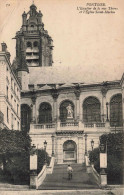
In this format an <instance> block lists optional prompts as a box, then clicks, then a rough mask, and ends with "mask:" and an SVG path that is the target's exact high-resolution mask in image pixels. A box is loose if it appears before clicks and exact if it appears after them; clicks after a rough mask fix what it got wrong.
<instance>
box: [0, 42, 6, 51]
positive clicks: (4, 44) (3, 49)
mask: <svg viewBox="0 0 124 195" xmlns="http://www.w3.org/2000/svg"><path fill="white" fill-rule="evenodd" d="M1 46H2V51H3V52H6V51H7V45H6V43H4V42H3V43H1Z"/></svg>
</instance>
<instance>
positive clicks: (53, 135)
mask: <svg viewBox="0 0 124 195" xmlns="http://www.w3.org/2000/svg"><path fill="white" fill-rule="evenodd" d="M51 138H52V156H54V135H52V136H51Z"/></svg>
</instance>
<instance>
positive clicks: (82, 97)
mask: <svg viewBox="0 0 124 195" xmlns="http://www.w3.org/2000/svg"><path fill="white" fill-rule="evenodd" d="M22 18H23V24H22V28H21V30H20V31H19V32H17V33H16V37H15V38H16V61H17V72H18V77H19V79H20V81H21V84H22V91H21V128H22V130H24V131H28V132H29V134H30V136H31V138H32V142H33V144H35V145H36V147H37V148H43V147H44V141H45V140H46V141H47V148H46V150H47V152H48V153H49V155H54V156H55V158H56V162H57V163H68V162H76V163H82V162H84V155H85V154H87V153H88V151H90V150H92V147H98V145H99V136H100V135H102V134H104V133H110V132H115V133H116V132H118V131H122V130H123V121H124V118H123V117H124V113H123V112H124V111H123V110H124V108H122V107H123V104H124V94H123V93H124V92H123V90H124V77H122V79H121V80H118V81H112V82H108V81H106V82H102V83H93V84H85V83H75V82H74V83H62V82H58V80H57V79H56V81H53V80H51V79H50V77H51V75H49V79H48V82H47V83H44V82H43V80H42V79H40V80H39V79H38V78H39V77H37V76H38V75H41V77H42V75H43V74H45V73H44V69H43V68H44V66H46V68H49V66H52V49H53V45H52V39H51V37H50V36H49V35H48V32H47V31H46V30H44V24H43V23H42V20H41V19H42V14H41V12H40V11H39V12H37V8H36V6H35V5H31V6H30V11H29V12H28V13H27V14H26V13H25V12H24V13H23V15H22ZM48 72H49V71H48ZM34 78H35V80H36V82H35V84H34ZM122 96H123V97H122ZM122 100H123V101H122ZM91 143H94V146H93V145H91Z"/></svg>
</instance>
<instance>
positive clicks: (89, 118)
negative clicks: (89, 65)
mask: <svg viewBox="0 0 124 195" xmlns="http://www.w3.org/2000/svg"><path fill="white" fill-rule="evenodd" d="M83 121H84V122H86V123H92V122H93V123H94V122H95V123H97V122H100V121H101V112H100V102H99V100H98V99H97V98H95V97H92V96H91V97H88V98H87V99H86V100H85V101H84V103H83Z"/></svg>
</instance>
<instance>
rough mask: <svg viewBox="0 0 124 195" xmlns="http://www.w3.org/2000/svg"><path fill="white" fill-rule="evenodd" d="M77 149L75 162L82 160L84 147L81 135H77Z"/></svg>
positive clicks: (81, 161)
mask: <svg viewBox="0 0 124 195" xmlns="http://www.w3.org/2000/svg"><path fill="white" fill-rule="evenodd" d="M77 149H78V151H77V163H83V162H84V153H85V152H84V147H83V135H82V136H81V135H80V136H78V148H77Z"/></svg>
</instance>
